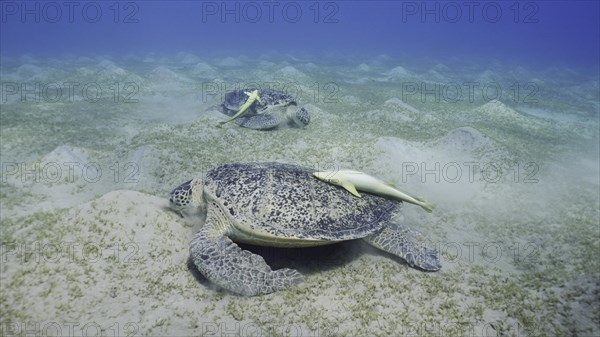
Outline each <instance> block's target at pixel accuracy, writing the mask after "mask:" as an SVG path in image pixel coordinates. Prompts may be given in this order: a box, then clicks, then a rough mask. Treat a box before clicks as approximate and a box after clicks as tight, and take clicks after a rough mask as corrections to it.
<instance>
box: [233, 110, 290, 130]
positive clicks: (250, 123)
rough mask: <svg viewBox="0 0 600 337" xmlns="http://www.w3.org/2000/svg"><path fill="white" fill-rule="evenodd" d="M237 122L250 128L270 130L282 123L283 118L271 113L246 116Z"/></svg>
mask: <svg viewBox="0 0 600 337" xmlns="http://www.w3.org/2000/svg"><path fill="white" fill-rule="evenodd" d="M237 124H238V125H239V126H241V127H244V128H248V129H254V130H270V129H273V128H276V127H278V126H279V124H281V118H280V117H279V116H276V115H269V114H263V115H252V116H244V117H240V118H239V119H238V120H237Z"/></svg>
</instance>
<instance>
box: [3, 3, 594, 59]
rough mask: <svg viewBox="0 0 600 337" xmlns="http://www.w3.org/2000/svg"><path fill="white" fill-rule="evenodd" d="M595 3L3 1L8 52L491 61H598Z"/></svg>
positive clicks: (5, 46) (5, 49) (4, 37)
mask: <svg viewBox="0 0 600 337" xmlns="http://www.w3.org/2000/svg"><path fill="white" fill-rule="evenodd" d="M599 12H600V5H599V2H598V1H527V2H516V1H487V2H485V1H484V2H472V3H471V2H466V3H465V2H455V1H450V2H442V1H434V2H415V1H331V2H327V1H320V2H315V1H296V2H285V1H275V2H265V1H169V2H167V1H137V2H126V1H123V2H113V1H98V2H81V3H77V5H73V4H70V3H69V2H61V1H58V2H43V1H27V2H18V1H17V2H15V1H2V14H1V15H2V26H1V27H2V40H1V43H0V47H1V50H2V53H3V54H23V53H43V54H65V53H67V54H68V53H71V54H77V55H82V54H98V53H117V54H118V53H129V52H140V51H144V52H151V51H152V52H158V53H170V52H176V51H189V52H194V53H201V54H204V53H223V52H231V53H244V54H252V53H258V54H260V53H262V52H264V51H267V50H268V51H281V52H298V53H300V52H305V53H310V54H315V53H316V54H319V53H337V54H339V55H340V57H342V58H343V57H344V55H347V53H350V54H360V55H378V54H388V55H402V56H408V57H413V58H430V59H436V60H444V59H451V58H466V59H468V58H470V57H473V58H484V59H485V58H493V59H497V60H502V61H508V62H513V63H520V64H521V65H536V66H539V65H549V64H553V65H570V66H575V67H596V68H597V66H598V59H599V57H600V53H599V47H598V41H599V40H600V33H599V28H598V27H599V26H600V14H599Z"/></svg>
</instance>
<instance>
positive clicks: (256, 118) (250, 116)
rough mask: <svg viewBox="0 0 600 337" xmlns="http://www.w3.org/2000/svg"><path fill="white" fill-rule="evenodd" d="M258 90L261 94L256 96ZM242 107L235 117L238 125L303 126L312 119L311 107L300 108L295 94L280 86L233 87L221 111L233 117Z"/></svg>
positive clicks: (226, 95) (265, 128)
mask: <svg viewBox="0 0 600 337" xmlns="http://www.w3.org/2000/svg"><path fill="white" fill-rule="evenodd" d="M255 91H256V92H257V94H258V97H256V98H255V96H253V95H252V94H253V93H254V92H255ZM249 99H252V103H251V105H250V106H249V107H246V106H245V105H246V103H247V102H248V100H249ZM242 109H244V112H243V114H241V115H240V117H237V119H235V121H236V123H237V124H238V125H239V126H241V127H245V128H249V129H255V130H270V129H274V128H277V127H282V126H288V127H295V128H303V127H305V126H306V125H308V123H310V113H309V112H308V110H306V108H304V107H300V108H298V107H297V103H296V101H295V100H294V97H293V96H292V95H290V94H288V93H286V92H284V91H281V90H275V89H263V90H258V89H254V88H245V89H240V90H234V91H231V92H228V93H226V94H225V98H224V101H223V104H221V105H220V106H219V110H220V111H221V112H222V113H224V114H226V115H227V116H231V117H234V116H236V115H237V114H238V112H239V111H240V110H242Z"/></svg>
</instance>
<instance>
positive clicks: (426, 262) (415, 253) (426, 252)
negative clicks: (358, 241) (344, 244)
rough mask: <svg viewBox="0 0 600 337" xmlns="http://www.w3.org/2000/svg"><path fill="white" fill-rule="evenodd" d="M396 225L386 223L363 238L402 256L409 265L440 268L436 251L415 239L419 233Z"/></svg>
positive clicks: (428, 268) (430, 269)
mask: <svg viewBox="0 0 600 337" xmlns="http://www.w3.org/2000/svg"><path fill="white" fill-rule="evenodd" d="M397 226H398V228H396V229H394V228H392V227H391V225H388V226H386V227H384V228H383V229H382V230H381V231H379V232H377V233H375V234H372V235H369V236H367V237H365V238H364V239H363V240H365V241H366V242H367V243H369V244H370V245H372V246H374V247H375V248H378V249H381V250H383V251H386V252H388V253H390V254H394V255H396V256H399V257H401V258H403V259H404V260H406V262H407V263H408V264H409V265H411V266H416V267H419V268H421V269H423V270H427V271H437V270H440V268H442V265H441V264H440V258H439V255H438V252H437V251H436V250H434V249H431V248H428V247H425V246H423V245H422V244H421V243H420V242H419V241H418V240H417V236H419V235H420V234H419V233H417V232H415V231H413V230H411V229H409V228H408V227H405V226H401V225H397Z"/></svg>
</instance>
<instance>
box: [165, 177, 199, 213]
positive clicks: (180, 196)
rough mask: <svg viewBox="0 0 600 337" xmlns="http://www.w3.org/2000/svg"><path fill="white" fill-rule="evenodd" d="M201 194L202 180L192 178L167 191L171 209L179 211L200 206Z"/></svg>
mask: <svg viewBox="0 0 600 337" xmlns="http://www.w3.org/2000/svg"><path fill="white" fill-rule="evenodd" d="M202 194H203V193H202V180H201V179H192V180H190V181H186V182H185V183H183V184H181V185H179V186H177V187H176V188H175V189H174V190H173V191H171V193H169V205H170V207H171V209H173V210H174V211H177V212H180V213H182V212H183V211H189V210H194V209H196V208H198V207H200V208H202V206H203V204H204V203H203V198H202Z"/></svg>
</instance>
